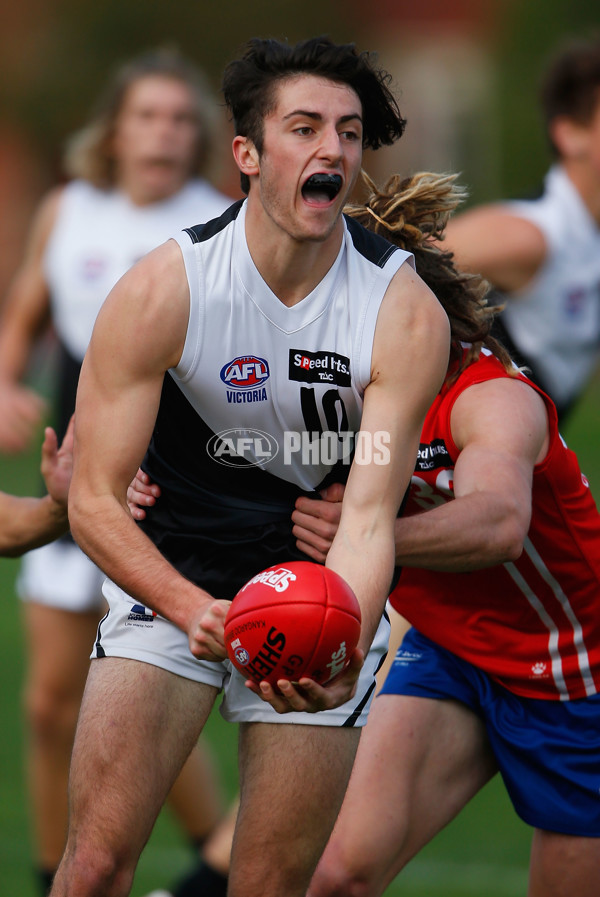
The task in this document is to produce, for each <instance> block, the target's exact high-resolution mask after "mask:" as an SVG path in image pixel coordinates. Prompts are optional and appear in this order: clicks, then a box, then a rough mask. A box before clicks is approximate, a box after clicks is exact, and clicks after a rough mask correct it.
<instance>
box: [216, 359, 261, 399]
mask: <svg viewBox="0 0 600 897" xmlns="http://www.w3.org/2000/svg"><path fill="white" fill-rule="evenodd" d="M219 376H220V377H221V380H222V381H223V383H224V384H225V386H227V387H228V389H227V401H228V402H229V404H238V405H240V404H242V403H247V402H265V401H266V400H267V390H266V388H265V387H264V385H263V384H264V383H266V381H267V380H268V379H269V365H268V363H267V361H266V360H265V359H264V358H259V356H258V355H238V356H237V357H236V358H234V359H232V360H231V361H228V362H227V364H224V365H223V367H222V368H221V370H220V372H219Z"/></svg>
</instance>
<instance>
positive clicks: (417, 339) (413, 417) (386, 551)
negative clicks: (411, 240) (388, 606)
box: [326, 265, 449, 651]
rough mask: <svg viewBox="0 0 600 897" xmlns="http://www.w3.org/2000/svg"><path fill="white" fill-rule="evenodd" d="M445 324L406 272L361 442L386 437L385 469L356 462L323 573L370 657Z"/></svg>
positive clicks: (391, 307) (440, 367)
mask: <svg viewBox="0 0 600 897" xmlns="http://www.w3.org/2000/svg"><path fill="white" fill-rule="evenodd" d="M448 349H449V324H448V320H447V318H446V315H445V313H444V311H443V309H442V307H441V306H440V305H439V303H438V301H437V299H436V298H435V296H434V295H433V293H431V291H430V290H429V288H428V287H426V286H425V284H424V283H423V281H422V280H421V279H420V278H419V277H418V275H417V274H415V273H414V271H413V270H412V268H410V267H409V266H408V265H403V266H402V268H400V270H399V271H398V273H397V275H396V277H395V278H394V280H393V281H392V284H391V285H390V288H389V289H388V293H387V294H386V296H385V299H384V301H383V303H382V307H381V310H380V313H379V318H378V322H377V328H376V333H375V340H374V345H373V359H372V379H371V383H370V384H369V386H368V387H367V389H366V391H365V399H364V409H363V417H362V421H361V434H362V435H361V438H366V439H367V440H371V442H372V444H373V445H376V444H377V436H376V434H378V433H379V434H380V433H385V434H386V436H389V440H388V446H389V457H388V458H387V459H385V463H376V462H375V461H372V462H371V463H369V464H359V463H357V461H356V460H355V461H354V463H353V465H352V468H351V471H350V476H349V478H348V483H347V486H346V490H345V494H344V501H343V504H342V514H341V519H340V526H339V529H338V531H337V534H336V536H335V538H334V541H333V545H332V546H331V549H330V551H329V553H328V556H327V561H326V563H327V566H330V567H332V569H334V570H336V572H338V573H340V574H341V575H342V576H343V577H344V579H346V580H347V582H348V583H349V584H350V585H351V586H352V588H353V589H354V591H355V593H356V595H357V597H358V600H359V602H360V605H361V610H362V615H363V630H362V634H361V641H360V647H361V648H362V649H363V650H365V651H366V650H367V649H368V647H369V645H370V643H371V641H372V638H373V635H374V633H375V630H376V628H377V625H378V623H379V620H380V618H381V614H382V612H383V609H384V605H385V601H386V598H387V596H388V592H389V587H390V583H391V580H392V576H393V569H394V520H395V519H396V515H397V513H398V508H399V506H400V503H401V501H402V496H403V495H404V492H405V491H406V489H407V487H408V485H409V483H410V477H411V475H412V472H413V470H414V464H415V458H416V455H417V449H418V444H419V436H420V433H421V427H422V424H423V420H424V417H425V414H426V412H427V408H428V407H429V405H430V404H431V402H432V401H433V399H434V397H435V395H436V394H437V392H438V390H439V388H440V386H441V384H442V382H443V378H444V374H445V372H446V367H447V364H448Z"/></svg>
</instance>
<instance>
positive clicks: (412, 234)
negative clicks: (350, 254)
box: [344, 171, 517, 382]
mask: <svg viewBox="0 0 600 897" xmlns="http://www.w3.org/2000/svg"><path fill="white" fill-rule="evenodd" d="M362 178H363V182H364V184H365V186H366V188H367V190H368V191H369V195H368V198H367V200H366V202H365V203H363V204H352V205H348V206H346V208H345V209H344V212H345V213H346V214H347V215H350V216H351V217H352V218H354V219H356V220H357V221H359V222H360V223H361V224H362V225H364V226H365V227H366V228H368V229H369V230H371V231H373V232H374V233H377V234H380V235H381V236H382V237H385V238H386V239H387V240H389V241H390V242H391V243H395V244H396V245H397V246H399V247H400V248H401V249H405V250H407V251H408V252H412V253H413V255H414V257H415V265H416V269H417V273H418V274H419V275H420V277H422V278H423V280H424V281H425V283H426V284H427V286H428V287H429V288H430V289H431V290H432V292H433V293H435V295H436V297H437V298H438V300H439V302H440V304H441V305H442V307H443V308H444V310H445V312H446V314H447V315H448V318H449V321H450V328H451V347H450V361H449V365H448V370H449V372H451V373H450V374H449V376H448V381H450V382H451V381H452V380H454V379H456V377H458V375H459V374H460V372H461V371H462V370H464V368H465V367H467V366H468V365H469V364H470V363H471V362H472V361H474V360H475V359H476V358H477V357H478V355H479V352H480V351H481V348H482V346H485V347H486V348H487V349H489V350H490V351H491V352H493V353H494V355H496V356H497V357H498V358H499V359H500V361H501V362H502V364H503V365H504V367H505V368H506V370H507V371H508V372H510V373H513V372H516V370H517V369H516V368H515V366H514V365H513V362H512V359H511V357H510V355H509V354H508V352H507V351H506V349H505V348H504V346H503V345H502V344H501V343H500V342H498V340H497V339H495V337H493V336H492V335H491V329H492V324H493V321H494V317H495V315H496V314H497V313H498V311H500V308H501V307H500V306H490V305H488V304H487V302H486V295H487V293H488V291H489V284H488V283H487V281H485V280H484V279H483V278H482V277H480V276H479V275H476V274H468V273H466V272H463V271H459V270H457V268H456V267H455V265H454V259H453V254H452V253H451V252H449V251H444V250H443V249H441V248H440V247H439V246H438V245H437V241H438V240H440V239H441V237H442V234H443V231H444V228H445V226H446V222H447V221H448V218H449V217H450V215H451V213H452V212H453V211H454V209H455V208H456V207H457V206H458V205H459V204H460V203H461V202H462V201H463V200H464V198H465V196H466V193H465V192H464V190H462V189H461V188H460V187H457V186H456V184H455V182H456V179H457V175H455V174H433V173H431V172H419V173H417V174H414V175H412V176H411V177H407V178H402V177H401V176H400V175H398V174H396V175H393V176H392V177H391V178H390V179H389V180H388V181H387V183H386V184H385V185H384V186H383V187H381V188H377V187H376V186H375V184H374V182H373V181H372V180H371V178H370V177H369V176H368V175H367V174H366V172H364V171H363V172H362ZM465 343H466V344H468V347H469V348H468V351H467V352H466V354H465V353H464V344H465Z"/></svg>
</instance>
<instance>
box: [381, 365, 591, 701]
mask: <svg viewBox="0 0 600 897" xmlns="http://www.w3.org/2000/svg"><path fill="white" fill-rule="evenodd" d="M508 376H510V375H509V374H507V372H506V371H505V370H504V368H503V366H502V365H501V364H500V362H499V361H498V360H497V359H496V358H495V357H494V356H493V355H491V354H490V353H489V352H488V351H487V350H484V351H482V353H481V354H480V356H479V359H478V360H476V361H475V362H474V363H473V364H471V365H469V367H467V368H466V370H465V371H463V373H462V374H461V375H460V376H459V377H458V379H457V380H456V381H455V382H454V383H452V384H450V385H449V386H448V385H444V387H443V388H442V390H441V391H440V393H439V395H438V396H437V398H436V400H435V401H434V403H433V405H432V406H431V408H430V410H429V413H428V414H427V417H426V419H425V423H424V425H423V431H422V434H421V444H420V448H419V457H418V460H417V465H416V468H415V474H414V476H413V477H412V481H411V487H410V491H409V496H408V501H407V506H406V510H405V516H408V515H412V514H417V513H421V512H422V511H424V510H430V509H431V508H433V507H435V506H436V505H438V504H441V503H442V502H446V501H452V500H453V498H454V491H453V471H454V463H455V461H456V459H457V457H458V454H459V450H458V449H457V447H456V445H455V443H454V442H453V440H452V434H451V429H450V415H451V412H452V408H453V406H454V403H455V401H456V399H457V398H458V396H459V395H460V394H461V393H462V392H463V391H464V390H465V389H468V387H469V386H471V385H473V384H475V383H481V382H483V381H485V380H493V379H496V378H499V377H508ZM519 377H520V379H522V380H524V381H525V382H526V383H528V384H529V385H530V386H531V388H532V389H536V391H537V392H539V393H540V395H541V396H542V398H543V399H544V400H545V402H546V406H547V410H548V418H549V426H550V446H549V450H548V454H547V456H546V458H545V459H544V461H542V463H541V464H538V465H536V467H535V469H534V476H533V510H532V517H531V525H530V528H529V532H528V535H527V539H526V542H525V547H524V550H523V553H522V555H521V557H520V558H519V559H518V561H516V562H514V563H513V562H510V563H505V564H501V565H497V566H494V567H490V568H488V569H486V570H476V571H473V572H470V573H440V572H436V571H431V570H420V569H416V568H409V567H405V568H404V569H403V571H402V574H401V576H400V580H399V583H398V585H397V587H396V589H395V590H394V592H393V593H392V595H391V603H392V605H393V606H394V607H395V608H396V610H398V611H399V612H400V613H401V614H402V615H403V616H404V617H406V619H407V620H409V622H410V623H411V624H412V625H413V626H415V627H416V628H417V629H418V630H419V631H420V632H422V633H423V634H424V635H426V636H427V637H428V638H430V639H432V640H433V641H435V642H437V643H438V644H439V645H441V646H442V647H444V648H447V649H448V650H449V651H452V652H453V653H454V654H456V655H458V656H459V657H461V658H463V659H464V660H466V661H468V662H470V663H472V664H474V665H475V666H477V667H479V668H480V669H482V670H483V671H484V672H486V673H487V674H489V675H490V676H491V677H492V678H493V679H495V680H496V681H498V682H499V683H500V684H501V685H503V686H504V687H505V688H507V689H509V690H510V691H512V692H515V693H516V694H518V695H522V696H524V697H530V698H546V699H554V700H571V699H574V698H583V697H586V696H588V695H592V694H595V693H596V692H598V691H599V690H600V515H599V514H598V510H597V508H596V505H595V502H594V499H593V496H592V494H591V492H590V488H589V484H588V482H587V480H586V478H585V476H583V474H582V473H581V471H580V469H579V464H578V462H577V458H576V456H575V454H574V453H573V452H572V451H571V450H570V449H569V448H567V446H566V444H565V442H564V440H563V439H562V437H561V436H560V435H559V432H558V426H557V421H556V411H555V409H554V405H553V403H552V402H551V400H550V399H549V398H548V397H547V396H546V395H545V394H544V393H543V392H542V391H541V390H539V389H537V387H535V386H534V385H533V384H532V383H531V381H529V380H528V379H527V378H526V377H524V376H522V375H519Z"/></svg>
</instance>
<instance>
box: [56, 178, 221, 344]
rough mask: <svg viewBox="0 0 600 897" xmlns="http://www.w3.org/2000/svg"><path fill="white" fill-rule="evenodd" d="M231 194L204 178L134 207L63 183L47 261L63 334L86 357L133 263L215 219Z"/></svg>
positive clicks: (113, 193) (112, 194) (109, 194)
mask: <svg viewBox="0 0 600 897" xmlns="http://www.w3.org/2000/svg"><path fill="white" fill-rule="evenodd" d="M231 202H232V200H231V199H230V198H229V197H227V196H224V195H223V194H222V193H219V192H218V191H217V190H215V188H214V187H212V186H211V185H210V184H209V183H208V182H206V181H203V180H199V179H198V180H193V181H189V182H188V183H187V184H186V185H185V186H184V187H183V188H182V189H181V190H180V191H179V192H178V193H176V194H175V195H174V196H171V197H170V198H169V199H165V200H163V201H161V202H156V203H151V204H150V205H144V206H136V205H134V203H132V202H131V200H130V199H129V198H128V197H127V196H126V195H125V194H124V193H122V192H121V191H119V190H114V189H113V190H99V189H98V188H97V187H93V186H92V185H91V184H89V183H88V182H87V181H81V180H77V181H72V182H71V183H69V184H67V186H66V187H65V188H64V192H63V195H62V197H61V201H60V206H59V210H58V216H57V219H56V222H55V225H54V228H53V230H52V234H51V236H50V239H49V241H48V246H47V248H46V254H45V259H44V268H45V274H46V279H47V282H48V285H49V289H50V299H51V305H52V318H53V322H54V326H55V329H56V332H57V334H58V338H59V339H60V341H61V342H62V343H63V344H64V346H65V348H66V349H67V351H68V352H69V353H70V355H72V356H73V357H74V358H78V359H80V360H81V359H83V356H84V355H85V352H86V350H87V347H88V343H89V341H90V337H91V335H92V329H93V327H94V322H95V320H96V317H97V315H98V312H99V311H100V307H101V305H102V303H103V302H104V300H105V299H106V297H107V295H108V293H109V292H110V290H111V289H112V288H113V286H114V285H115V284H116V282H117V281H118V280H119V278H120V277H122V276H123V274H125V272H126V271H127V270H128V269H129V268H131V266H132V265H133V264H135V262H137V261H138V260H139V259H141V258H142V256H144V255H146V253H148V252H150V250H151V249H154V248H155V247H156V246H159V245H160V244H161V243H164V241H165V240H167V239H168V238H169V237H170V236H171V234H172V233H173V232H174V231H176V230H179V229H181V228H182V227H185V226H186V225H188V224H190V223H191V222H198V221H210V219H211V218H216V217H218V216H219V215H220V214H221V213H222V212H223V211H224V210H225V209H226V208H227V206H229V205H231Z"/></svg>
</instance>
